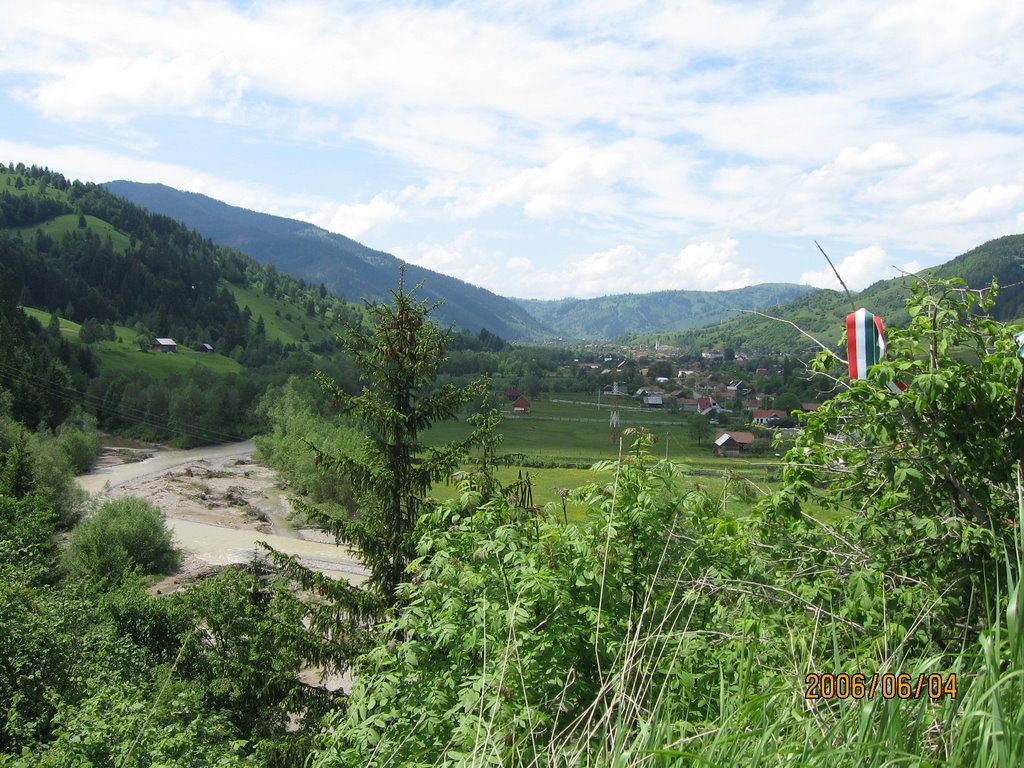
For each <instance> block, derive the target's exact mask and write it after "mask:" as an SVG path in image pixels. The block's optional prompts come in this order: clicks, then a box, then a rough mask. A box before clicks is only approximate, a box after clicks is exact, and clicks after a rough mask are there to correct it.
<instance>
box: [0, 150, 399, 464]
mask: <svg viewBox="0 0 1024 768" xmlns="http://www.w3.org/2000/svg"><path fill="white" fill-rule="evenodd" d="M397 277H398V272H397V270H395V273H394V275H393V276H392V279H393V280H394V281H397ZM16 305H21V306H22V307H25V308H30V309H31V311H33V312H34V313H35V315H36V317H35V318H29V317H26V316H25V315H24V314H22V313H21V311H20V310H17V309H16V308H15V306H16ZM359 314H360V312H359V310H357V309H355V308H353V307H351V306H350V305H347V304H345V303H344V302H343V301H341V300H339V299H338V298H337V297H334V296H332V295H330V294H329V293H328V292H327V290H326V289H325V288H324V287H323V286H319V287H314V286H312V285H308V284H306V283H305V282H304V281H301V280H297V279H295V278H293V277H291V276H289V275H285V274H281V273H279V272H277V270H276V269H274V268H273V267H265V266H261V265H259V264H258V263H257V262H256V261H255V260H254V259H252V258H251V257H249V256H247V255H245V254H243V253H241V252H238V251H233V250H230V249H227V248H223V247H221V246H218V245H215V244H214V243H213V242H212V241H211V240H210V239H208V238H205V237H203V236H201V235H198V234H196V233H195V232H192V231H189V230H188V229H186V228H185V227H184V226H183V225H182V224H181V223H179V222H177V221H174V220H173V219H171V218H169V217H166V216H160V215H155V214H151V213H149V212H147V211H145V210H143V209H141V208H139V207H137V206H135V205H133V204H131V203H129V202H127V201H125V200H124V199H122V198H119V197H116V196H115V195H112V194H111V193H109V192H107V191H106V190H105V189H103V188H102V187H100V186H97V185H95V184H82V183H81V182H77V181H76V182H70V181H68V180H67V179H66V178H64V177H63V176H62V175H60V174H59V173H54V172H51V171H49V170H48V169H41V168H37V167H31V168H26V167H24V166H23V165H20V164H19V165H18V166H17V167H15V166H14V165H13V164H11V165H9V166H6V167H5V166H2V165H0V332H2V340H3V344H2V345H0V347H2V349H0V390H6V391H7V392H8V393H9V395H10V396H11V397H12V399H13V402H12V405H11V409H12V413H14V414H15V415H16V417H17V418H18V420H19V421H22V422H23V423H25V424H27V425H29V426H31V427H35V426H37V425H39V424H45V425H46V426H50V427H55V426H56V425H57V424H58V423H60V422H61V421H62V420H63V419H64V417H66V416H67V414H68V413H69V412H70V410H71V409H72V408H73V407H75V406H78V407H82V408H84V409H85V410H87V411H89V412H91V413H93V414H94V415H95V416H96V417H97V419H98V421H99V425H100V427H101V428H104V429H108V430H112V431H121V432H129V433H132V434H136V435H138V436H140V437H148V438H153V439H171V438H175V439H177V440H178V441H179V442H182V443H188V444H192V443H197V442H211V441H219V440H226V439H231V438H237V437H241V436H244V435H247V434H252V432H253V431H254V430H255V429H257V428H258V423H257V417H256V413H255V410H256V409H255V402H256V400H257V399H258V398H259V397H260V396H261V394H262V392H263V391H264V390H265V388H266V386H267V385H268V384H269V383H272V382H274V381H277V380H283V379H284V378H285V377H287V375H288V374H289V372H295V371H308V372H312V370H313V369H314V367H320V368H330V369H332V370H333V371H334V372H335V373H336V374H337V375H338V376H339V377H340V378H342V379H343V380H344V381H346V382H347V383H348V384H350V385H351V384H353V382H352V380H351V376H350V375H349V373H348V370H349V369H350V363H347V362H346V360H345V358H343V357H342V356H340V355H331V356H329V357H327V358H325V357H322V356H321V354H322V353H326V352H333V351H336V350H337V349H339V347H338V346H337V342H336V340H335V336H336V334H337V332H338V331H340V330H341V321H342V320H343V319H348V320H353V321H358V318H359ZM36 318H40V319H42V320H43V322H44V323H46V324H47V327H46V328H45V330H44V328H43V327H42V326H41V325H40V322H39V319H36ZM155 337H170V338H172V339H174V340H175V341H176V342H177V345H178V350H179V354H177V355H171V356H164V355H160V354H155V353H151V354H142V351H145V350H148V349H149V347H150V342H151V341H152V339H153V338H155ZM201 344H209V345H212V347H213V349H214V350H215V354H212V355H202V354H200V353H199V352H197V351H195V350H196V349H197V347H199V346H200V345H201ZM345 366H349V368H346V367H345Z"/></svg>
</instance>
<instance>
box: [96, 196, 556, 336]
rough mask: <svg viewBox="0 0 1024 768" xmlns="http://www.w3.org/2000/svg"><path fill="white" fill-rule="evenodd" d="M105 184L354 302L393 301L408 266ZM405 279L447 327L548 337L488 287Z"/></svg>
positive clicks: (263, 219)
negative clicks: (438, 304)
mask: <svg viewBox="0 0 1024 768" xmlns="http://www.w3.org/2000/svg"><path fill="white" fill-rule="evenodd" d="M103 186H105V187H106V188H107V189H108V190H109V191H110V192H111V193H113V194H115V195H118V196H120V197H123V198H125V199H126V200H128V201H130V202H132V203H135V204H136V205H139V206H142V207H143V208H146V209H148V210H150V211H152V212H154V213H160V214H163V215H165V216H169V217H171V218H172V219H177V220H178V221H180V222H182V223H183V224H185V225H186V226H187V227H190V228H191V229H194V230H195V231H196V232H198V233H200V234H201V235H203V236H205V237H208V238H210V239H211V240H213V241H214V242H215V243H217V244H218V245H224V246H229V247H231V248H237V249H238V250H240V251H243V252H244V253H247V254H249V255H250V256H252V257H253V258H255V259H256V260H257V261H259V262H261V263H263V264H273V265H274V266H275V267H277V269H279V270H281V271H282V272H287V273H288V274H291V275H294V276H295V277H299V278H302V279H304V280H306V281H307V282H311V283H313V284H314V285H316V284H320V283H322V284H323V285H324V286H326V287H327V289H328V290H330V291H331V292H333V293H337V294H341V295H343V296H345V297H346V298H347V299H349V300H350V301H357V300H359V299H362V298H365V299H369V300H388V299H390V293H389V291H390V290H391V289H393V288H394V287H395V286H396V285H397V282H398V268H399V265H401V264H402V263H403V262H402V261H400V260H399V259H398V258H396V257H395V256H392V255H391V254H389V253H384V252H383V251H375V250H373V249H371V248H367V247H366V246H365V245H362V244H360V243H357V242H356V241H355V240H352V239H350V238H348V237H345V236H343V235H338V234H334V233H332V232H328V231H327V230H325V229H321V228H320V227H316V226H313V225H312V224H308V223H306V222H303V221H297V220H294V219H286V218H283V217H281V216H271V215H269V214H265V213H256V212H255V211H249V210H246V209H244V208H238V207H235V206H232V205H228V204H227V203H223V202H220V201H218V200H214V199H213V198H211V197H207V196H206V195H200V194H196V193H194V192H182V191H180V190H177V189H172V188H171V187H168V186H165V185H163V184H141V183H138V182H133V181H112V182H109V183H107V184H105V185H103ZM406 281H407V283H408V284H410V285H415V284H416V283H419V282H420V281H423V288H422V289H421V290H420V291H419V292H418V295H419V296H420V298H421V299H423V300H425V301H429V302H434V301H437V300H439V299H444V300H445V304H444V305H443V306H442V307H440V308H439V309H438V310H437V313H436V316H437V317H438V319H439V320H441V321H442V322H446V323H454V324H455V325H456V326H457V327H459V328H465V329H467V330H472V331H479V330H480V329H481V328H486V329H487V330H489V331H491V332H492V333H496V334H498V335H499V336H502V337H504V338H506V339H525V338H530V337H535V336H538V335H542V334H544V330H543V329H542V328H541V326H540V324H539V323H538V322H537V321H536V320H535V319H534V318H533V317H532V316H531V315H530V314H529V313H528V312H527V311H526V310H525V309H523V308H522V307H521V306H519V305H518V304H516V303H515V302H513V301H511V300H509V299H506V298H504V297H501V296H498V295H496V294H494V293H491V292H490V291H488V290H486V289H484V288H479V287H477V286H473V285H470V284H469V283H465V282H463V281H461V280H458V279H456V278H454V277H450V276H448V275H443V274H440V273H438V272H432V271H431V270H429V269H424V268H422V267H418V266H415V265H413V264H409V265H407V267H406Z"/></svg>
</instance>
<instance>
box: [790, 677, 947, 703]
mask: <svg viewBox="0 0 1024 768" xmlns="http://www.w3.org/2000/svg"><path fill="white" fill-rule="evenodd" d="M804 685H805V686H806V689H805V690H804V698H805V699H873V698H875V696H881V697H882V698H884V699H919V698H921V696H927V697H928V698H930V699H933V700H934V699H941V698H943V697H947V696H948V697H950V698H953V699H955V698H956V673H955V672H954V673H952V674H950V675H948V676H946V675H941V674H938V673H932V674H929V675H925V674H921V675H917V676H916V677H914V676H913V675H909V674H907V673H906V672H903V673H900V674H893V673H886V674H879V673H877V672H875V673H874V674H873V675H865V674H861V673H859V672H858V673H855V674H852V675H848V674H846V673H842V672H841V673H839V674H831V673H829V672H824V673H817V672H811V673H809V674H808V675H807V676H806V677H805V678H804Z"/></svg>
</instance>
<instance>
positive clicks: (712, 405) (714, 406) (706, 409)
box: [697, 397, 722, 416]
mask: <svg viewBox="0 0 1024 768" xmlns="http://www.w3.org/2000/svg"><path fill="white" fill-rule="evenodd" d="M721 410H722V409H721V408H720V407H719V405H718V403H716V402H715V401H714V400H713V399H712V398H710V397H698V398H697V413H699V414H700V415H701V416H707V415H708V414H713V415H715V416H717V415H718V412H719V411H721Z"/></svg>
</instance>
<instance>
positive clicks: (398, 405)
mask: <svg viewBox="0 0 1024 768" xmlns="http://www.w3.org/2000/svg"><path fill="white" fill-rule="evenodd" d="M391 296H392V300H391V302H390V303H388V304H383V303H372V302H365V305H366V314H367V316H368V322H366V323H359V324H355V323H345V335H344V336H342V337H341V338H340V341H341V343H342V344H343V346H344V348H345V349H346V351H348V353H349V354H350V355H352V357H353V358H354V360H355V363H356V366H357V368H358V369H359V372H360V377H361V385H362V388H361V391H360V392H358V393H356V394H350V393H348V392H346V391H344V390H343V389H342V388H341V387H340V386H339V385H338V383H337V382H335V381H334V380H333V379H331V378H330V377H329V376H326V375H325V374H323V373H319V374H317V377H316V378H317V381H318V382H319V383H320V384H321V386H322V387H323V388H324V390H325V391H326V392H327V394H328V395H329V396H330V397H331V400H332V402H333V403H334V405H335V406H336V407H338V408H339V409H340V410H341V411H342V412H343V413H345V414H348V415H349V416H350V417H351V418H352V419H353V420H354V421H355V422H356V423H358V424H359V425H361V427H362V428H363V430H364V431H365V439H364V442H363V445H362V450H361V451H359V452H358V453H355V452H353V453H352V454H338V455H331V454H328V453H326V452H324V451H321V450H319V449H318V448H317V447H316V446H312V445H311V446H310V447H311V448H312V449H313V450H314V452H315V458H316V462H317V464H318V465H319V466H320V467H321V469H322V470H323V471H328V472H337V473H338V474H339V475H343V476H345V477H346V478H348V480H349V482H350V483H351V486H352V489H353V497H354V499H355V501H356V504H357V515H356V517H355V518H354V519H351V520H339V519H338V518H336V517H333V516H330V515H328V514H325V513H323V512H322V511H320V510H318V509H317V508H315V507H312V506H310V505H307V504H304V503H302V502H301V501H299V500H293V502H294V503H295V505H296V507H297V508H299V509H300V510H301V511H302V512H304V513H305V514H306V515H307V517H309V518H310V519H312V520H314V521H315V522H317V523H319V524H320V525H322V526H323V527H324V528H326V529H327V530H329V531H331V532H332V533H333V534H334V535H335V537H336V538H337V541H338V543H339V544H340V543H345V544H348V545H350V546H352V547H353V548H354V549H355V551H356V556H357V557H358V558H359V559H360V560H361V562H362V563H363V564H364V565H365V567H366V568H367V570H368V571H369V577H368V579H367V581H366V582H365V583H364V584H363V585H362V586H361V587H358V588H357V587H353V586H351V585H350V584H348V583H347V582H344V581H335V580H334V579H331V578H329V577H326V576H324V575H322V574H319V573H316V572H314V571H311V570H309V569H307V568H305V567H303V566H302V565H301V564H299V563H298V562H297V561H296V560H295V559H294V558H290V557H287V556H285V555H282V554H281V553H277V552H274V553H273V558H274V560H275V561H276V562H277V564H278V565H279V566H283V568H284V570H285V572H286V573H287V574H288V575H289V576H290V577H292V578H293V579H294V580H295V581H297V582H298V584H299V585H300V586H301V587H302V588H303V589H304V590H305V591H306V592H307V593H315V594H317V595H318V596H319V598H320V599H318V600H315V601H314V600H310V601H307V602H306V603H305V604H304V610H305V612H306V614H307V616H306V624H307V626H308V627H309V628H310V630H311V633H310V634H307V636H306V638H305V639H304V641H303V644H304V645H305V648H306V652H307V655H308V657H309V660H310V661H311V662H312V663H314V664H318V665H321V666H323V667H326V668H334V669H344V668H345V667H347V666H348V665H349V664H350V663H351V662H352V661H353V660H354V659H355V657H356V655H358V653H359V652H360V651H361V650H363V649H364V648H365V647H366V646H365V643H366V641H367V640H368V638H369V633H370V631H371V627H372V625H373V623H374V622H375V621H376V620H377V619H379V618H380V617H381V616H382V615H383V614H384V612H385V611H386V610H388V609H389V608H391V607H393V606H394V604H395V600H396V597H395V589H396V587H397V586H398V585H399V584H400V583H401V582H402V580H403V577H404V574H405V570H406V568H407V566H408V565H409V563H410V562H411V561H412V560H413V558H414V557H415V556H416V543H417V541H416V536H415V530H414V529H415V526H416V521H417V519H418V518H419V516H420V514H421V513H422V512H423V511H424V506H425V504H426V503H427V502H426V500H425V499H426V496H427V494H428V492H429V490H430V488H431V487H432V486H433V485H434V484H435V483H437V482H439V481H442V480H444V479H446V478H447V477H448V476H449V475H450V474H451V473H452V472H454V471H455V470H456V469H457V468H458V467H459V465H460V464H461V463H462V462H463V461H464V460H465V459H466V458H467V457H468V456H469V451H470V450H471V448H473V447H474V446H477V445H480V444H482V443H483V442H484V441H485V440H486V439H487V438H488V437H489V436H490V433H491V431H492V430H493V427H494V420H493V419H491V420H488V419H480V420H477V421H476V423H477V427H476V429H474V430H473V431H472V432H471V433H470V435H469V436H468V437H467V438H466V439H464V440H458V441H453V442H450V443H447V444H445V445H443V446H440V447H427V446H425V445H424V444H423V442H422V438H423V435H424V433H425V432H426V431H427V430H428V429H429V428H430V427H431V426H432V425H434V424H436V423H438V422H441V421H445V420H449V419H452V418H454V417H456V416H457V415H458V414H459V412H460V411H462V410H463V409H464V408H465V407H466V406H467V405H469V404H470V403H471V402H472V401H473V400H475V399H476V398H479V397H481V396H483V395H484V394H485V393H486V390H487V387H488V384H489V382H488V381H487V380H486V379H480V380H476V381H474V382H472V383H471V384H468V385H466V386H461V387H459V386H456V385H454V384H450V383H449V384H444V385H442V386H437V382H436V380H437V375H438V373H439V371H440V369H441V366H442V365H443V364H444V360H445V357H444V353H445V346H446V345H447V344H448V342H449V341H450V339H451V338H452V335H453V331H452V328H451V327H448V328H442V327H441V326H440V325H439V324H438V323H437V322H435V321H434V320H433V319H432V318H431V313H432V311H433V310H434V309H436V307H437V306H438V305H437V304H428V303H426V302H422V301H419V300H418V299H417V298H416V289H415V288H413V289H412V290H406V287H405V271H404V268H403V269H402V271H401V275H400V279H399V284H398V289H397V290H392V291H391Z"/></svg>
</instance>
